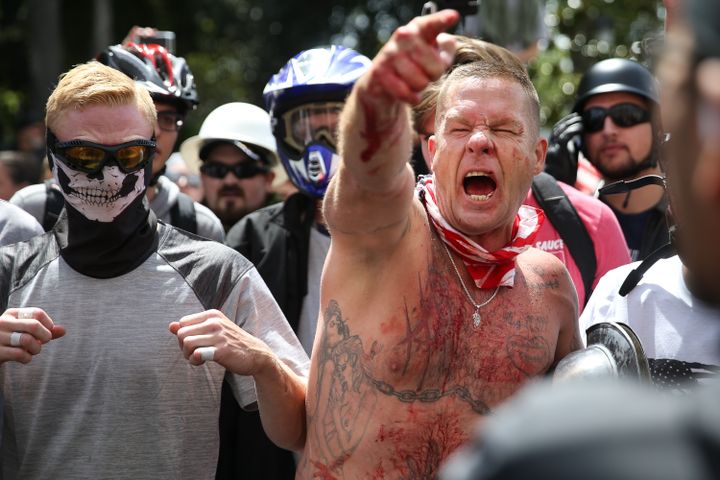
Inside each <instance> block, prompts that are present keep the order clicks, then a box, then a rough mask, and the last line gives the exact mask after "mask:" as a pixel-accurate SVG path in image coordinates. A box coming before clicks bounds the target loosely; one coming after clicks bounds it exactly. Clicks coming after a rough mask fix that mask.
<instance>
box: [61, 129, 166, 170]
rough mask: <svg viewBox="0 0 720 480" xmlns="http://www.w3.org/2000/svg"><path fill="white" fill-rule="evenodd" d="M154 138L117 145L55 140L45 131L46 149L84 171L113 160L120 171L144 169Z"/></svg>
mask: <svg viewBox="0 0 720 480" xmlns="http://www.w3.org/2000/svg"><path fill="white" fill-rule="evenodd" d="M155 146H156V143H155V139H154V138H153V139H150V140H145V139H138V140H131V141H129V142H125V143H120V144H118V145H102V144H100V143H95V142H89V141H86V140H70V141H68V142H59V141H58V139H57V137H56V136H55V134H53V133H52V132H51V131H50V130H48V132H47V147H48V151H49V152H50V153H52V154H53V156H55V157H57V158H59V159H60V160H61V161H62V162H63V163H64V164H66V165H67V166H69V167H70V168H72V169H73V170H77V171H80V172H85V173H97V172H99V171H101V170H102V169H103V168H104V167H105V166H106V165H107V164H108V163H109V162H110V161H113V162H114V163H115V164H117V166H118V167H119V168H120V170H121V171H122V172H124V173H133V172H137V171H138V170H141V169H142V168H144V167H145V166H146V165H147V163H148V162H149V161H151V160H152V158H153V156H154V155H155Z"/></svg>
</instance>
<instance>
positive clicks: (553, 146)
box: [545, 112, 583, 185]
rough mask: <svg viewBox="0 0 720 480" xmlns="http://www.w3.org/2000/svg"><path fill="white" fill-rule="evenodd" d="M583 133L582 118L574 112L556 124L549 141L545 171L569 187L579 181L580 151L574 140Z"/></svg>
mask: <svg viewBox="0 0 720 480" xmlns="http://www.w3.org/2000/svg"><path fill="white" fill-rule="evenodd" d="M582 131H583V124H582V117H581V116H580V115H578V114H577V113H575V112H573V113H571V114H570V115H568V116H566V117H563V118H562V119H561V120H560V121H558V122H557V123H556V124H555V126H554V127H553V129H552V133H551V134H550V139H549V140H548V151H547V156H546V157H545V171H546V172H547V173H549V174H550V175H552V176H553V177H555V179H556V180H559V181H561V182H565V183H567V184H568V185H575V180H577V168H578V153H579V149H578V147H577V145H576V144H575V142H574V140H575V137H579V136H580V135H582Z"/></svg>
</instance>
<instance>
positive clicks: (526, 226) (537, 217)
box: [415, 175, 545, 288]
mask: <svg viewBox="0 0 720 480" xmlns="http://www.w3.org/2000/svg"><path fill="white" fill-rule="evenodd" d="M415 191H416V193H417V194H418V196H419V197H420V200H421V201H422V203H423V205H424V206H425V209H426V210H427V212H428V214H429V215H430V219H431V220H432V222H433V224H434V225H435V228H437V230H438V232H439V233H440V238H441V239H442V240H443V241H444V242H445V243H446V244H447V245H449V246H450V248H452V249H453V250H454V251H455V252H456V253H457V254H458V255H460V258H462V261H463V263H464V264H465V266H466V267H467V269H468V272H469V273H470V276H471V277H472V278H473V280H474V281H475V285H477V287H478V288H495V287H497V286H498V285H500V286H502V287H512V286H513V284H514V283H515V257H516V256H517V255H518V254H520V253H522V252H524V251H525V250H527V249H528V248H530V245H532V243H533V241H534V240H535V237H536V236H537V233H538V231H539V230H540V226H541V225H542V223H543V221H544V220H545V212H543V211H542V210H540V209H539V208H535V207H531V206H529V205H522V206H521V207H520V210H519V211H518V214H517V215H516V216H515V222H514V223H513V229H512V240H510V243H509V244H508V245H506V246H505V247H503V248H501V249H500V250H496V251H494V252H488V251H487V250H485V249H484V248H483V247H481V246H480V245H478V244H477V243H475V242H474V241H472V240H471V239H469V238H468V237H467V236H466V235H464V234H462V233H460V232H459V231H457V230H455V229H454V228H453V227H451V226H450V224H449V223H447V221H446V220H445V218H443V216H442V214H441V213H440V209H439V208H438V205H437V198H436V193H435V186H434V177H433V176H432V175H426V176H424V177H420V179H419V180H418V183H417V186H416V187H415Z"/></svg>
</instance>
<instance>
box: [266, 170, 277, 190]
mask: <svg viewBox="0 0 720 480" xmlns="http://www.w3.org/2000/svg"><path fill="white" fill-rule="evenodd" d="M265 180H266V182H265V183H266V185H267V186H268V188H270V187H271V186H272V183H273V182H274V181H275V171H273V170H270V171H269V172H268V173H267V174H266V176H265Z"/></svg>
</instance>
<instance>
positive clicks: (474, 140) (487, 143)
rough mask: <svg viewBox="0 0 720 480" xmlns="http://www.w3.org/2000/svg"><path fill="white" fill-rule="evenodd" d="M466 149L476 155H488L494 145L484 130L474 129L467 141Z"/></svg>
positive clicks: (493, 148)
mask: <svg viewBox="0 0 720 480" xmlns="http://www.w3.org/2000/svg"><path fill="white" fill-rule="evenodd" d="M467 149H468V150H469V151H470V152H471V153H474V154H476V155H490V154H491V153H492V152H493V151H494V150H495V147H494V145H493V143H492V140H490V137H488V134H487V132H486V131H485V130H480V129H478V130H475V131H473V132H472V134H471V135H470V138H469V139H468V142H467Z"/></svg>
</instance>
